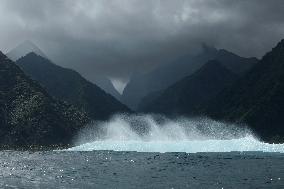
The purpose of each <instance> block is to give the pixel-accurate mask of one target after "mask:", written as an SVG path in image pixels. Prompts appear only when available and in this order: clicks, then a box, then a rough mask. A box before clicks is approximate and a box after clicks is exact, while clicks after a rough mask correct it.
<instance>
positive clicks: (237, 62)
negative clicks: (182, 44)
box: [121, 45, 258, 109]
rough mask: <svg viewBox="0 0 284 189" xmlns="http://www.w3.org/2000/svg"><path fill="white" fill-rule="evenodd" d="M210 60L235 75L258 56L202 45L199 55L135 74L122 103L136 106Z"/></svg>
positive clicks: (254, 61)
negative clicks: (238, 53) (242, 54)
mask: <svg viewBox="0 0 284 189" xmlns="http://www.w3.org/2000/svg"><path fill="white" fill-rule="evenodd" d="M209 60H218V61H219V62H221V63H222V64H223V65H224V66H225V67H226V68H228V69H229V70H231V71H232V72H234V73H235V74H238V75H242V74H244V73H245V72H246V71H248V70H249V69H250V68H251V67H252V66H253V65H255V64H256V63H257V61H258V60H257V59H256V58H243V57H240V56H238V55H236V54H234V53H231V52H229V51H226V50H224V49H221V50H217V49H216V48H214V47H210V46H207V45H203V51H202V52H201V53H200V54H198V55H196V56H189V55H188V56H184V57H181V58H179V59H178V60H176V61H174V62H172V63H170V64H167V65H164V66H161V67H158V68H157V69H155V70H154V71H152V72H150V73H147V74H133V77H131V79H130V82H129V83H128V85H127V86H126V88H125V90H124V92H123V95H122V98H121V99H122V102H123V103H125V104H126V105H128V106H129V107H131V108H132V109H136V108H137V105H138V104H139V102H140V101H141V99H142V98H143V97H145V96H147V95H148V94H150V93H153V92H156V91H160V90H164V89H166V88H168V87H169V86H171V85H173V84H174V83H176V82H177V81H179V80H181V79H182V78H184V77H186V76H189V75H191V74H193V73H194V72H196V71H197V70H198V69H200V68H201V67H202V66H203V65H204V64H205V63H206V62H208V61H209Z"/></svg>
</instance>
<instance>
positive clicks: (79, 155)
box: [0, 151, 284, 189]
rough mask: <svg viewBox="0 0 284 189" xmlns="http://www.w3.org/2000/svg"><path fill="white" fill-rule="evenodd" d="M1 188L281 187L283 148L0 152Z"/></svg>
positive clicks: (283, 163) (282, 186)
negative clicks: (274, 150) (197, 150)
mask: <svg viewBox="0 0 284 189" xmlns="http://www.w3.org/2000/svg"><path fill="white" fill-rule="evenodd" d="M0 178H1V179H0V188H66V189H69V188H121V189H127V188H161V189H165V188H169V189H171V188H194V189H199V188H200V189H204V188H206V189H211V188H212V189H213V188H214V189H215V188H216V189H221V188H237V189H239V188H242V189H246V188H249V189H253V188H275V189H281V188H284V154H282V153H268V152H266V153H263V152H223V153H182V152H175V153H173V152H171V153H150V152H116V151H87V152H82V151H81V152H80V151H48V152H18V151H2V152H0Z"/></svg>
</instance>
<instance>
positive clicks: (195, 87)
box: [139, 60, 238, 116]
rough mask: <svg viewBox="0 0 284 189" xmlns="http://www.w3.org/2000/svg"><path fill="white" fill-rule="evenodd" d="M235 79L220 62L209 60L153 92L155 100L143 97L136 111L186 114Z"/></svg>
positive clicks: (233, 74) (235, 76)
mask: <svg viewBox="0 0 284 189" xmlns="http://www.w3.org/2000/svg"><path fill="white" fill-rule="evenodd" d="M237 78H238V76H237V75H236V74H235V73H233V72H231V71H230V70H229V69H227V68H226V67H225V66H224V65H223V64H221V63H220V62H219V61H216V60H212V61H209V62H208V63H206V64H205V65H204V66H202V68H201V69H199V70H198V71H197V72H196V73H194V74H192V75H191V76H188V77H185V78H184V79H182V80H180V81H178V82H177V83H175V84H174V85H172V86H170V87H169V88H167V89H166V90H164V91H160V92H158V93H156V94H152V95H153V96H156V97H155V98H154V99H153V98H152V99H151V97H149V96H150V95H149V96H148V97H147V98H146V99H143V100H142V101H141V104H140V106H139V111H143V112H150V113H163V114H166V115H177V116H180V115H189V114H191V113H192V112H193V111H194V110H195V108H196V107H198V106H199V105H200V104H204V103H206V102H207V101H208V100H210V99H211V98H213V97H215V96H216V95H217V94H218V93H220V92H221V91H222V90H223V89H224V88H225V87H227V86H229V85H231V84H232V83H233V82H234V81H236V80H237Z"/></svg>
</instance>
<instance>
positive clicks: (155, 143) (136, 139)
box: [68, 115, 284, 153]
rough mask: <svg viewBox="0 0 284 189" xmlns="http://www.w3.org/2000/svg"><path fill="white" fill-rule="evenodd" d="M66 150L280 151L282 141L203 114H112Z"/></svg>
mask: <svg viewBox="0 0 284 189" xmlns="http://www.w3.org/2000/svg"><path fill="white" fill-rule="evenodd" d="M75 144H76V147H73V148H70V149H68V150H69V151H93V150H114V151H137V152H187V153H196V152H231V151H263V152H284V145H282V144H267V143H263V142H260V141H259V140H258V139H257V138H256V137H255V136H254V135H253V134H252V132H250V130H248V129H247V128H246V127H244V126H241V125H233V124H229V123H222V122H217V121H213V120H211V119H207V118H190V119H186V118H179V119H174V120H171V119H167V118H165V117H161V116H151V115H131V116H129V115H116V116H114V117H113V118H112V119H111V120H110V121H108V122H97V123H94V124H92V125H91V126H89V127H88V128H86V129H84V130H82V132H80V134H79V135H78V137H77V139H76V143H75Z"/></svg>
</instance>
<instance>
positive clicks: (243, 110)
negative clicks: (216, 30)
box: [202, 40, 284, 142]
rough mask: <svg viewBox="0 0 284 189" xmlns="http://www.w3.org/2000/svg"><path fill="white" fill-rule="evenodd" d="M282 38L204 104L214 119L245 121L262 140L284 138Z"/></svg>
mask: <svg viewBox="0 0 284 189" xmlns="http://www.w3.org/2000/svg"><path fill="white" fill-rule="evenodd" d="M283 110H284V40H282V41H281V42H280V43H279V44H277V46H276V47H275V48H273V50H272V51H271V52H269V53H267V54H266V55H265V56H264V57H263V58H262V59H261V60H260V61H259V63H258V64H256V65H255V66H254V67H253V68H252V69H251V70H250V71H249V72H248V73H247V74H245V75H244V76H243V77H242V78H241V79H240V80H239V81H237V82H236V83H235V84H233V85H232V86H231V87H229V88H227V89H226V90H224V91H223V92H221V93H220V94H219V95H218V96H217V97H216V98H214V99H213V100H212V101H210V102H209V103H208V104H207V105H206V106H204V107H203V110H202V112H203V113H204V114H206V115H209V116H211V117H212V118H214V119H222V120H226V121H231V122H242V123H246V124H248V125H249V126H251V128H252V129H253V130H254V131H256V133H257V134H259V136H260V137H262V138H263V139H264V140H267V141H276V140H277V139H279V138H280V139H281V141H282V142H283V141H284V126H283V122H284V111H283Z"/></svg>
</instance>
